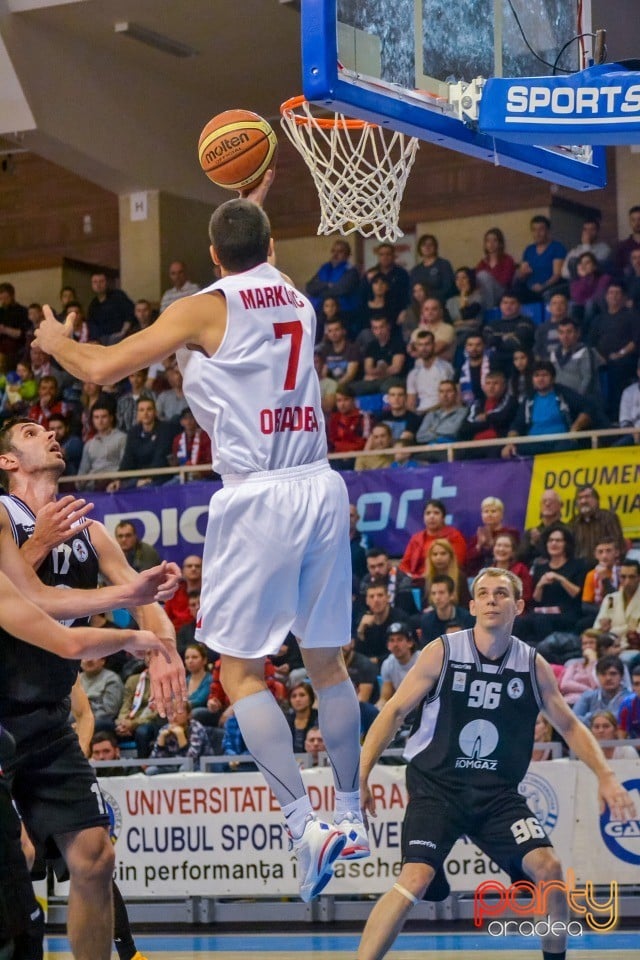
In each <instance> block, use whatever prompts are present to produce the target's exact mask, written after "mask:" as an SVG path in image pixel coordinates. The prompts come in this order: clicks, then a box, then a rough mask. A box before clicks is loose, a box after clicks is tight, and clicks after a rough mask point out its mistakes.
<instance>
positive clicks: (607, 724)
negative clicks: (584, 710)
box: [589, 710, 638, 760]
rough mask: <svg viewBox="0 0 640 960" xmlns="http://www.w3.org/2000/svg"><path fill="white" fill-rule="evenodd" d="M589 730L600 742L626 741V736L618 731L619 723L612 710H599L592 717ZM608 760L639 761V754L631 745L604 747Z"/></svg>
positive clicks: (603, 750)
mask: <svg viewBox="0 0 640 960" xmlns="http://www.w3.org/2000/svg"><path fill="white" fill-rule="evenodd" d="M589 729H590V730H591V733H592V734H593V735H594V737H595V738H596V740H598V741H604V742H606V741H608V740H620V739H624V734H621V731H620V730H619V729H618V722H617V720H616V718H615V716H614V714H613V713H612V712H611V711H610V710H598V711H597V713H593V714H592V715H591V720H590V722H589ZM602 752H603V753H604V755H605V757H606V758H607V760H637V759H638V752H637V750H635V749H634V748H633V747H632V746H631V744H628V743H626V744H625V743H621V744H619V745H618V746H615V745H614V746H609V747H605V746H603V747H602Z"/></svg>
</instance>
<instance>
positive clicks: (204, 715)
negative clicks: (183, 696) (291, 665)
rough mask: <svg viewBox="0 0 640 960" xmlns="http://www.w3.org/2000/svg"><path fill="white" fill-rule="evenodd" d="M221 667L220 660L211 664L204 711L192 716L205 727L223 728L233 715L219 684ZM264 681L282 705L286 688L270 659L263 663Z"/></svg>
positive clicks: (224, 691) (228, 701)
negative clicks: (209, 686) (278, 678)
mask: <svg viewBox="0 0 640 960" xmlns="http://www.w3.org/2000/svg"><path fill="white" fill-rule="evenodd" d="M200 646H202V644H200ZM221 666H222V665H221V663H220V659H219V658H218V659H217V660H216V661H215V663H214V664H213V667H212V671H211V688H210V690H209V698H208V700H207V706H206V711H205V710H204V709H203V708H202V707H198V708H197V710H196V711H195V715H194V719H196V720H198V721H199V722H200V723H202V724H204V726H207V727H214V726H221V727H222V726H225V725H226V723H227V721H228V719H229V718H230V717H231V716H232V714H233V711H232V710H231V701H230V700H229V697H228V696H227V693H226V690H225V689H224V687H223V686H222V684H221V682H220V670H221ZM264 680H265V683H266V684H267V687H268V688H269V690H270V691H271V693H272V694H273V695H274V697H275V698H276V700H278V702H279V703H281V705H283V704H282V701H283V699H284V698H286V688H285V687H284V686H283V684H282V683H280V681H279V680H277V679H276V670H275V667H274V665H273V663H272V662H271V659H270V657H266V659H265V662H264ZM241 752H245V751H241Z"/></svg>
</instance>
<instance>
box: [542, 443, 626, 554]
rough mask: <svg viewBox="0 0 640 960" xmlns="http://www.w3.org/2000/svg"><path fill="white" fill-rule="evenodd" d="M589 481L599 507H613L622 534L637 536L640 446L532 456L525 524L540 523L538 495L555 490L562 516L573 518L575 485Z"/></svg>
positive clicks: (565, 518) (581, 484)
mask: <svg viewBox="0 0 640 960" xmlns="http://www.w3.org/2000/svg"><path fill="white" fill-rule="evenodd" d="M585 484H589V485H590V486H593V487H595V489H596V490H597V491H598V493H599V494H600V506H601V507H603V508H605V509H607V510H614V511H615V512H616V513H617V515H618V517H619V519H620V523H621V524H622V529H623V530H624V533H625V536H627V537H630V538H631V539H632V540H636V539H638V538H640V447H637V446H636V447H607V448H606V449H599V450H577V451H575V453H550V454H545V455H544V456H538V457H535V458H534V463H533V474H532V477H531V487H530V488H529V502H528V504H527V519H526V527H527V528H528V527H533V526H535V525H536V524H537V523H539V522H540V497H541V496H542V493H543V491H544V490H549V489H550V490H555V491H556V492H557V493H558V494H559V495H560V496H561V497H562V519H563V521H564V522H565V523H568V522H569V521H570V520H572V519H573V515H574V501H575V495H576V487H580V486H583V485H585Z"/></svg>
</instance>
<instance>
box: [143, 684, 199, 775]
mask: <svg viewBox="0 0 640 960" xmlns="http://www.w3.org/2000/svg"><path fill="white" fill-rule="evenodd" d="M191 712H192V707H191V704H190V703H189V702H188V701H187V702H186V703H184V704H177V705H176V707H175V710H174V715H173V719H172V720H170V721H169V722H168V723H166V724H165V725H164V727H162V728H161V729H160V731H159V732H158V737H157V739H156V742H155V744H154V745H153V749H152V751H151V754H150V757H149V759H150V760H156V759H160V758H163V759H164V758H167V757H184V758H189V759H191V760H193V762H194V766H195V768H196V769H197V768H198V761H199V759H200V757H203V756H205V755H206V754H207V752H208V750H209V738H208V737H207V732H206V730H205V728H204V727H203V725H202V724H201V723H200V722H199V721H198V720H194V719H193V718H192V716H191ZM180 769H182V767H181V766H177V767H169V766H166V767H164V766H163V767H147V769H146V770H145V773H146V774H147V776H153V775H154V774H158V773H175V772H176V771H178V770H180Z"/></svg>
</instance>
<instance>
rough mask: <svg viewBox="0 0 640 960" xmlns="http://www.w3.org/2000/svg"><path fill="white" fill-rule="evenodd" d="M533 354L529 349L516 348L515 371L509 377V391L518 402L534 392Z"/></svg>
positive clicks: (514, 356)
mask: <svg viewBox="0 0 640 960" xmlns="http://www.w3.org/2000/svg"><path fill="white" fill-rule="evenodd" d="M534 362H535V361H534V359H533V354H532V353H529V352H528V351H527V350H514V352H513V373H512V374H511V376H510V377H509V392H510V393H511V395H512V396H513V397H514V399H515V400H516V401H517V402H518V403H522V402H523V401H524V400H526V399H527V397H528V396H530V394H532V393H533V364H534Z"/></svg>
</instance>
